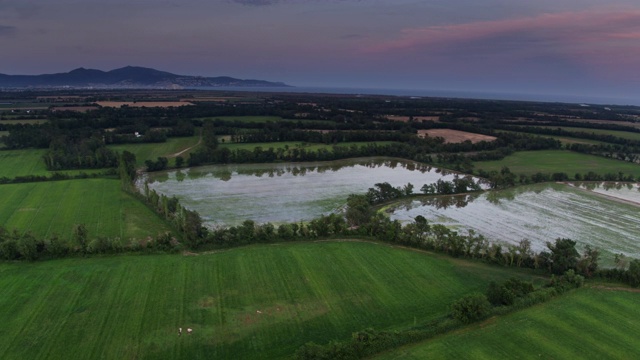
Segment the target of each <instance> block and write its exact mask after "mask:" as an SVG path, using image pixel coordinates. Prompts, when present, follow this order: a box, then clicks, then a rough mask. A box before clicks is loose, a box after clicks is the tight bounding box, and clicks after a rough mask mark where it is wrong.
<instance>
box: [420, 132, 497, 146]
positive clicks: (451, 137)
mask: <svg viewBox="0 0 640 360" xmlns="http://www.w3.org/2000/svg"><path fill="white" fill-rule="evenodd" d="M418 136H420V137H427V136H430V137H441V138H444V141H445V142H446V143H461V142H464V141H467V140H469V141H471V142H472V143H477V142H480V141H493V140H495V139H496V137H495V136H488V135H482V134H475V133H470V132H466V131H459V130H451V129H430V130H418Z"/></svg>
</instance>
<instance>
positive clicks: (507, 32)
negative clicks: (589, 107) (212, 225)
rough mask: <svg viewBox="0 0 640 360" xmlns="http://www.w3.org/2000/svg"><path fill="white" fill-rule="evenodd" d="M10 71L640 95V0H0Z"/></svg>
mask: <svg viewBox="0 0 640 360" xmlns="http://www.w3.org/2000/svg"><path fill="white" fill-rule="evenodd" d="M0 48H1V49H3V51H2V54H1V55H0V73H5V74H40V73H53V72H65V71H69V70H72V69H74V68H77V67H87V68H97V69H102V70H111V69H114V68H117V67H121V66H126V65H135V66H146V67H153V68H157V69H159V70H164V71H170V72H174V73H178V74H186V75H205V76H219V75H228V76H235V77H239V78H257V79H265V80H272V81H284V82H287V83H289V84H292V85H297V86H324V87H351V88H378V89H384V88H397V89H401V88H406V89H425V90H451V91H475V92H478V91H482V92H493V93H499V92H507V93H511V92H513V93H533V94H559V95H584V96H600V97H611V98H616V97H618V98H629V99H631V98H639V99H640V72H639V71H637V67H638V66H637V63H638V61H637V59H638V58H640V4H639V3H638V2H637V1H636V0H612V1H608V2H607V4H606V7H604V6H603V4H602V1H599V0H583V1H580V2H576V1H573V0H538V1H535V2H532V1H516V0H483V1H477V0H429V1H418V0H323V1H321V0H219V1H208V0H184V1H177V0H130V1H124V0H114V1H108V2H105V1H99V0H48V1H46V2H45V1H39V0H0Z"/></svg>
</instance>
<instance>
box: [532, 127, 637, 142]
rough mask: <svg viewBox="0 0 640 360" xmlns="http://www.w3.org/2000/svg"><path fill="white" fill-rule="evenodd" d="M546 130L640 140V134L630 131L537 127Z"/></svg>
mask: <svg viewBox="0 0 640 360" xmlns="http://www.w3.org/2000/svg"><path fill="white" fill-rule="evenodd" d="M536 127H540V128H545V129H558V128H560V129H562V130H565V131H571V132H575V133H577V132H586V133H594V134H598V135H613V136H617V137H619V138H623V139H629V140H640V133H636V132H628V131H619V130H606V129H590V128H578V127H569V126H536Z"/></svg>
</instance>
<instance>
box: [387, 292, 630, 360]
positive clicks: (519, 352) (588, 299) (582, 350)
mask: <svg viewBox="0 0 640 360" xmlns="http://www.w3.org/2000/svg"><path fill="white" fill-rule="evenodd" d="M638 303H640V293H637V292H627V291H611V290H603V289H580V290H577V291H575V292H572V293H570V294H567V295H564V296H562V297H560V298H557V299H554V300H552V301H550V302H548V303H544V304H540V305H537V306H534V307H532V308H529V309H525V310H522V311H518V312H516V313H512V314H509V315H506V316H503V317H497V318H492V319H489V320H488V321H485V322H483V323H481V324H477V325H473V326H470V327H468V328H466V329H464V330H461V331H457V332H455V333H452V334H445V335H442V336H439V337H437V338H435V339H432V340H428V341H425V342H423V343H421V344H418V345H413V346H407V347H404V348H400V349H397V350H393V351H391V352H389V353H386V354H382V355H380V356H379V357H377V359H385V360H386V359H427V358H429V359H638V358H640V343H639V342H638V337H637V334H638V333H639V332H640V307H638Z"/></svg>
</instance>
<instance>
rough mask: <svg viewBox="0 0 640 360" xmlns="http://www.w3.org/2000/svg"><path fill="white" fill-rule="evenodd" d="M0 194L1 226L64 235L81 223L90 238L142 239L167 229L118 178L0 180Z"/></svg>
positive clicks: (68, 236) (38, 234)
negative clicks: (15, 181)
mask: <svg viewBox="0 0 640 360" xmlns="http://www.w3.org/2000/svg"><path fill="white" fill-rule="evenodd" d="M0 199H2V202H0V225H2V226H4V227H5V228H8V229H18V230H20V231H32V232H33V233H34V234H36V235H37V236H39V237H44V236H50V235H52V234H57V235H59V236H60V237H61V238H64V239H69V238H70V237H71V232H72V229H73V226H74V224H85V225H86V227H87V230H88V231H89V237H90V238H93V237H95V236H106V237H110V238H114V237H120V238H122V239H130V238H137V239H142V238H144V237H146V236H149V235H151V236H155V235H157V234H158V233H159V232H161V231H168V230H169V228H168V226H167V225H166V224H165V223H164V221H163V220H161V219H160V218H159V217H158V216H157V215H156V214H155V213H153V212H152V211H151V210H149V209H148V208H147V207H146V206H144V205H143V204H142V203H140V202H139V201H138V200H136V199H135V198H133V197H131V196H130V195H127V194H125V193H123V192H122V191H121V190H120V181H119V180H109V179H84V180H66V181H49V182H41V183H24V184H7V185H0ZM0 358H1V356H0Z"/></svg>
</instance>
